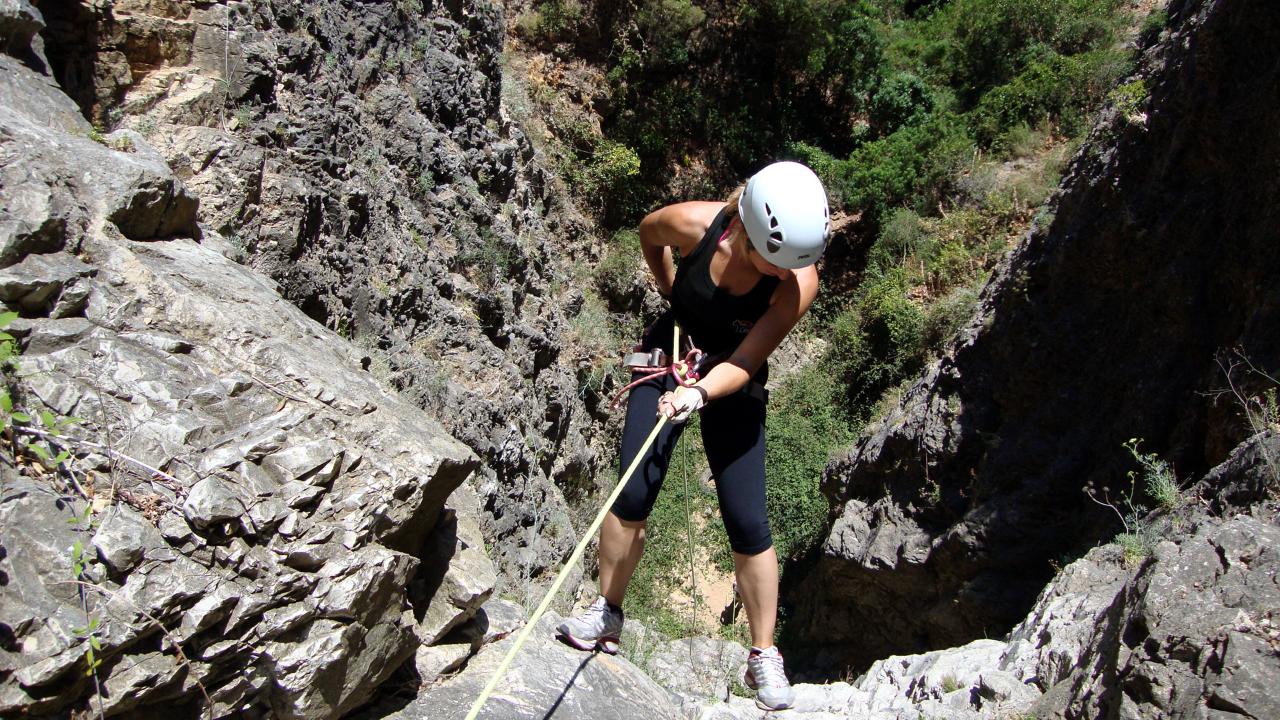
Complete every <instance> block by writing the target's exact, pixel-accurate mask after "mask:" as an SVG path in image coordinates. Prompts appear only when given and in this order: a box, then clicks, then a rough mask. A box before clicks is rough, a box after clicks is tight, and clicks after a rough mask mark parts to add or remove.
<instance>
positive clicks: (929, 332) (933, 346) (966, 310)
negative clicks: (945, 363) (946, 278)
mask: <svg viewBox="0 0 1280 720" xmlns="http://www.w3.org/2000/svg"><path fill="white" fill-rule="evenodd" d="M977 305H978V289H977V288H976V287H975V286H974V285H961V286H960V287H957V288H954V289H953V290H951V291H950V292H948V293H947V294H946V295H944V296H942V297H941V298H939V299H938V300H937V301H936V302H934V303H933V304H931V305H930V306H929V308H928V310H926V311H925V318H924V327H923V329H922V338H921V340H922V342H923V343H924V347H925V349H926V350H927V351H930V352H932V353H935V354H940V353H942V351H943V349H944V348H945V346H946V344H947V343H948V342H950V341H951V338H953V337H955V336H956V333H958V332H960V329H961V328H963V327H964V325H965V323H967V322H968V321H969V320H970V319H971V318H972V317H973V314H974V312H975V310H976V309H977Z"/></svg>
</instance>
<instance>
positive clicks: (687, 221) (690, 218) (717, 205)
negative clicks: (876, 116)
mask: <svg viewBox="0 0 1280 720" xmlns="http://www.w3.org/2000/svg"><path fill="white" fill-rule="evenodd" d="M723 209H724V202H709V201H703V200H693V201H689V202H682V203H675V204H674V205H667V206H666V207H662V208H659V209H657V210H654V211H653V212H651V213H649V215H648V216H647V217H645V219H644V220H643V221H642V222H641V225H642V226H643V225H648V226H650V227H651V228H653V229H655V230H658V232H659V233H660V234H661V235H662V236H664V237H667V238H669V239H670V240H672V241H674V242H671V243H670V244H673V245H674V244H679V245H682V246H683V245H685V244H687V243H691V244H694V245H696V244H697V242H698V241H699V240H701V239H702V236H703V235H705V234H706V233H707V228H709V227H711V224H712V223H713V222H715V219H716V216H717V215H719V214H720V211H721V210H723ZM664 244H666V243H664Z"/></svg>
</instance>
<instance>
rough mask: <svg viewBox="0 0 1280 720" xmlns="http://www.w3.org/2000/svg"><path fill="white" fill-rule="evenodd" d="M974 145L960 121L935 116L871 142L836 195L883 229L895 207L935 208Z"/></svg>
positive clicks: (855, 157)
mask: <svg viewBox="0 0 1280 720" xmlns="http://www.w3.org/2000/svg"><path fill="white" fill-rule="evenodd" d="M970 148H971V141H970V140H969V137H968V134H967V133H966V131H965V129H964V126H963V124H962V123H961V122H960V120H959V118H958V117H956V116H954V115H951V114H941V115H935V116H933V117H931V118H930V119H929V120H928V121H926V122H923V123H921V124H919V125H910V126H907V127H903V128H899V129H898V130H897V131H896V132H894V133H893V134H891V135H889V136H888V137H886V138H883V139H881V140H876V141H875V142H871V143H867V144H866V145H863V146H862V147H860V148H858V149H857V150H855V151H854V152H853V154H852V155H850V156H849V160H848V161H847V162H846V163H844V164H843V165H842V167H841V173H840V175H839V177H837V178H836V180H835V183H834V187H833V188H831V190H832V191H833V194H834V195H836V196H837V198H839V199H840V200H842V201H843V203H844V204H845V205H846V206H847V207H848V208H849V209H850V210H854V211H858V210H861V211H863V212H864V213H865V216H864V219H866V220H868V221H870V223H871V226H872V227H878V226H879V224H880V222H881V221H882V220H883V219H884V218H885V216H886V214H887V213H888V212H889V211H890V210H891V209H892V208H895V207H901V206H904V205H907V204H908V203H910V204H911V205H913V206H915V207H917V209H921V210H923V209H926V208H931V207H933V206H934V205H935V204H936V202H937V201H938V200H939V199H940V198H941V197H942V196H943V195H944V194H945V192H946V188H947V185H948V183H949V182H950V178H951V176H952V173H953V172H954V171H955V170H956V168H958V167H959V166H960V165H962V164H963V163H964V161H965V160H967V159H968V157H969V155H970V152H971V150H970Z"/></svg>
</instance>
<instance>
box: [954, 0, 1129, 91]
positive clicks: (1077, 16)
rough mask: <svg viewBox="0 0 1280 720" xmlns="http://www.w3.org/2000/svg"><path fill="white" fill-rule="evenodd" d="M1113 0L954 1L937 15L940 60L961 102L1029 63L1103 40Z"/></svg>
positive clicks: (1116, 4)
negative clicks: (946, 40) (942, 43)
mask: <svg viewBox="0 0 1280 720" xmlns="http://www.w3.org/2000/svg"><path fill="white" fill-rule="evenodd" d="M1118 7H1119V0H956V1H955V2H953V3H951V4H950V5H949V6H947V8H946V9H945V10H944V11H943V12H941V13H939V14H938V22H939V23H940V24H941V25H942V27H943V28H945V32H946V34H947V35H949V36H950V41H951V42H950V44H949V45H948V48H947V53H946V56H945V59H944V63H945V66H946V67H948V68H950V69H951V79H952V82H953V84H954V85H955V87H956V88H957V91H958V93H959V95H960V97H961V100H962V101H963V102H964V103H965V104H966V106H968V105H970V104H972V103H975V102H977V100H978V99H979V98H981V97H982V96H983V95H984V94H985V93H986V91H987V90H988V89H990V88H993V87H996V86H999V85H1004V84H1005V83H1008V82H1010V81H1011V80H1012V79H1013V78H1014V77H1015V76H1016V75H1017V74H1018V73H1019V72H1020V71H1021V70H1022V68H1023V67H1025V66H1026V65H1027V64H1028V63H1029V62H1033V61H1034V60H1036V58H1037V57H1040V56H1043V55H1045V54H1046V53H1048V54H1062V55H1071V54H1075V53H1079V52H1084V51H1086V50H1090V49H1093V48H1098V47H1102V46H1104V45H1106V44H1108V41H1109V40H1110V39H1111V37H1112V35H1113V32H1114V30H1113V28H1114V25H1115V23H1116V15H1117V13H1116V10H1117V8H1118Z"/></svg>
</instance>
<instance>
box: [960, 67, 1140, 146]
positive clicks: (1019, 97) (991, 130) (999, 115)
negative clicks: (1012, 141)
mask: <svg viewBox="0 0 1280 720" xmlns="http://www.w3.org/2000/svg"><path fill="white" fill-rule="evenodd" d="M1127 70H1128V67H1127V62H1126V60H1125V58H1124V56H1123V55H1121V54H1119V53H1118V52H1116V51H1113V50H1098V51H1094V52H1087V53H1081V54H1079V55H1071V56H1066V55H1058V54H1050V55H1049V56H1047V57H1046V58H1044V59H1043V60H1038V61H1036V62H1033V63H1031V64H1030V65H1029V66H1028V67H1027V69H1026V70H1024V71H1022V72H1021V73H1019V74H1018V75H1017V77H1015V78H1013V79H1012V81H1011V82H1009V83H1008V84H1005V85H1001V86H999V87H997V88H995V89H993V90H991V91H990V92H988V93H987V94H986V95H984V96H983V97H982V100H981V101H980V102H979V103H978V105H977V107H976V108H975V109H974V110H973V112H972V114H971V116H970V117H971V121H970V124H971V125H972V127H973V132H974V136H975V138H976V139H977V141H978V143H979V144H980V145H982V146H984V147H989V146H992V145H994V144H995V142H996V141H997V140H998V139H1000V138H1001V136H1002V135H1004V134H1005V133H1006V132H1007V131H1008V130H1009V129H1010V128H1012V127H1014V126H1016V125H1019V124H1030V125H1034V124H1037V123H1040V122H1043V121H1046V120H1052V121H1054V122H1056V123H1058V124H1059V125H1061V126H1062V128H1063V131H1064V132H1065V133H1066V134H1075V133H1076V132H1078V131H1079V130H1081V129H1082V124H1083V121H1084V117H1085V110H1086V109H1087V108H1090V107H1093V106H1094V105H1096V104H1097V103H1098V102H1100V101H1101V100H1102V99H1103V98H1104V97H1105V96H1106V93H1107V89H1108V88H1109V87H1110V86H1111V85H1112V84H1113V83H1114V82H1115V81H1116V80H1117V79H1118V78H1119V77H1120V76H1122V75H1123V74H1124V73H1125V72H1126V71H1127Z"/></svg>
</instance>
